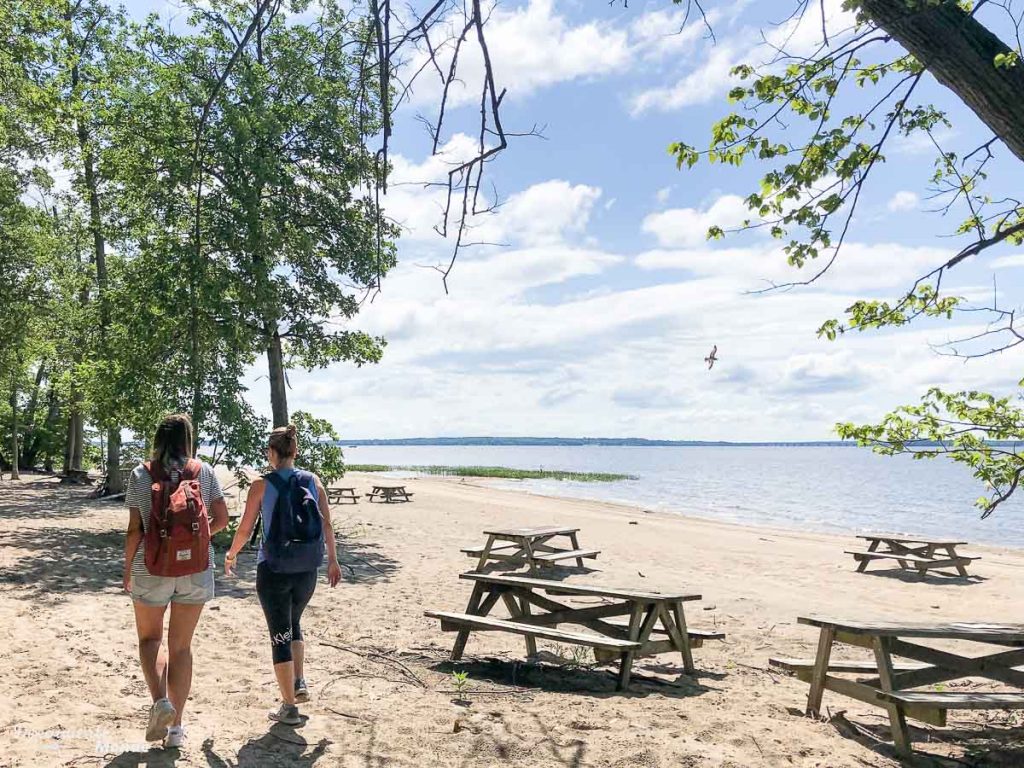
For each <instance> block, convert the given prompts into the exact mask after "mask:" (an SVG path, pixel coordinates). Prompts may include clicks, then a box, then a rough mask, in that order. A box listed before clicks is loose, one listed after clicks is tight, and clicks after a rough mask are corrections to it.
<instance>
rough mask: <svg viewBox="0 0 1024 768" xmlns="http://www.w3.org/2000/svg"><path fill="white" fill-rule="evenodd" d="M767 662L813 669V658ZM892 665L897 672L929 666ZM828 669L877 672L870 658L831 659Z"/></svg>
mask: <svg viewBox="0 0 1024 768" xmlns="http://www.w3.org/2000/svg"><path fill="white" fill-rule="evenodd" d="M768 663H769V664H771V665H772V666H773V667H778V668H779V669H782V670H785V671H786V672H794V673H795V672H796V671H797V670H800V669H806V670H808V671H810V670H812V669H814V659H790V658H771V659H768ZM892 666H893V669H894V670H896V671H898V672H911V671H914V670H918V669H929V668H930V667H929V666H928V665H927V664H920V663H917V662H893V665H892ZM828 671H829V672H850V673H865V674H874V673H877V672H878V665H877V664H876V663H875V662H874V661H872V660H868V661H836V660H834V659H833V660H831V661H829V663H828Z"/></svg>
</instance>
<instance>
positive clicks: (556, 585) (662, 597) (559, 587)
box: [459, 572, 701, 603]
mask: <svg viewBox="0 0 1024 768" xmlns="http://www.w3.org/2000/svg"><path fill="white" fill-rule="evenodd" d="M459 578H462V579H469V580H470V581H479V582H483V583H484V584H505V585H508V586H510V587H525V588H526V589H542V590H544V591H545V592H548V593H551V594H560V595H587V596H590V597H612V598H617V599H619V600H635V601H641V602H647V603H649V602H661V601H670V602H688V601H692V600H700V599H701V596H700V595H697V594H692V593H686V592H652V591H650V590H642V589H631V588H628V587H626V588H619V587H602V586H600V585H597V584H578V583H572V582H566V581H557V580H555V579H533V578H529V577H526V576H503V575H501V574H492V573H474V572H470V573H463V574H460V575H459Z"/></svg>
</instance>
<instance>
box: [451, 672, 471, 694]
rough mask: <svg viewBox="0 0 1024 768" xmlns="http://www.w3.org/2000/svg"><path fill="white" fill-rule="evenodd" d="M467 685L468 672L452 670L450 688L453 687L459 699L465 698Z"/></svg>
mask: <svg viewBox="0 0 1024 768" xmlns="http://www.w3.org/2000/svg"><path fill="white" fill-rule="evenodd" d="M467 685H469V673H468V672H452V688H454V689H455V695H456V696H458V698H459V701H465V700H466V696H465V694H466V686H467Z"/></svg>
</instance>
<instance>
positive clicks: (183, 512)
mask: <svg viewBox="0 0 1024 768" xmlns="http://www.w3.org/2000/svg"><path fill="white" fill-rule="evenodd" d="M144 466H145V467H146V470H147V471H148V472H149V476H150V477H151V478H152V479H153V485H152V487H151V490H152V496H151V504H150V509H149V526H148V527H147V529H146V570H148V571H149V572H150V574H151V575H153V576H189V575H190V574H193V573H202V572H203V571H205V570H206V569H207V568H208V567H209V565H210V518H209V516H208V515H207V514H206V504H205V503H204V502H203V494H202V493H201V492H200V488H199V473H200V471H202V468H203V465H202V464H201V463H200V462H198V461H196V460H195V459H189V461H188V462H187V463H186V464H185V466H184V467H183V468H182V470H181V472H180V473H179V475H178V482H177V483H175V482H173V481H172V480H171V478H170V477H169V476H168V474H167V471H166V470H165V469H164V466H163V463H162V462H159V461H147V462H146V463H145V464H144Z"/></svg>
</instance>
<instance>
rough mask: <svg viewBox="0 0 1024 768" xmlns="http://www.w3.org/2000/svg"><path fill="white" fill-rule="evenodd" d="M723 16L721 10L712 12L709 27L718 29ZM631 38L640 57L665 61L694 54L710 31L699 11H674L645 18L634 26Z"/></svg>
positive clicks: (637, 20)
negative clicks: (710, 25)
mask: <svg viewBox="0 0 1024 768" xmlns="http://www.w3.org/2000/svg"><path fill="white" fill-rule="evenodd" d="M722 16H723V14H722V12H721V10H720V9H718V8H712V9H710V10H709V11H708V23H710V24H712V25H713V26H714V25H717V24H718V23H719V22H720V21H721V20H722ZM629 36H630V42H631V43H632V45H633V47H634V49H635V51H636V54H637V55H639V56H644V57H647V58H654V59H661V58H665V57H668V56H679V55H687V54H689V53H692V52H693V51H694V49H695V48H697V44H698V43H699V41H700V40H701V39H702V38H706V37H707V36H708V31H707V27H705V26H704V24H703V23H702V22H701V20H700V14H699V13H698V12H697V10H696V9H691V12H690V13H687V10H686V9H685V8H673V9H658V10H654V11H647V12H645V13H643V14H641V15H640V16H638V17H637V18H636V19H635V20H634V21H633V23H632V24H630V26H629Z"/></svg>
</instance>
